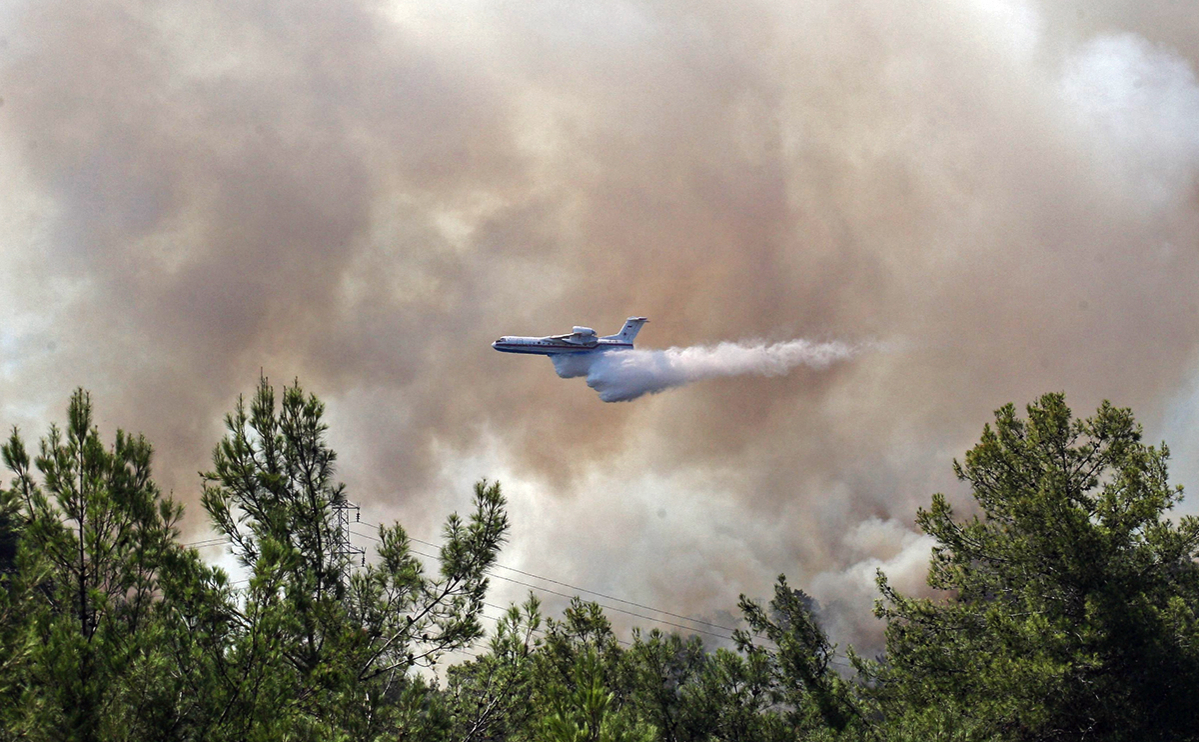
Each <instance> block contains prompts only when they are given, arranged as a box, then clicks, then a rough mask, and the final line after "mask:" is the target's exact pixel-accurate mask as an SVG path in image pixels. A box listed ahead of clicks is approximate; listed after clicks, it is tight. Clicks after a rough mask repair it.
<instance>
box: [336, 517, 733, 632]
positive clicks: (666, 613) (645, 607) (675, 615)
mask: <svg viewBox="0 0 1199 742" xmlns="http://www.w3.org/2000/svg"><path fill="white" fill-rule="evenodd" d="M366 525H369V526H374V527H375V528H378V527H379V526H377V525H375V524H373V523H367V524H366ZM358 535H360V536H361V535H365V534H358ZM367 538H374V537H373V536H368V537H367ZM408 539H409V540H410V541H415V542H416V543H418V544H424V545H425V546H431V547H433V548H435V549H439V548H441V545H440V544H435V543H432V542H430V541H423V540H421V539H419V538H413V537H412V536H409V537H408ZM376 540H378V539H376ZM426 556H427V555H426ZM495 566H496V567H499V568H500V569H506V570H508V571H509V572H515V573H516V574H519V575H524V576H525V577H532V578H534V579H537V580H542V581H544V582H549V583H552V584H554V585H559V586H561V587H565V588H569V589H571V590H578V591H579V592H583V593H587V594H588V595H595V596H598V597H601V598H604V599H605V600H614V601H616V602H617V603H623V604H625V605H631V606H633V607H634V608H640V609H642V610H646V611H653V612H654V613H661V614H662V615H664V616H670V617H671V618H677V619H680V620H682V621H690V622H692V623H697V624H702V625H704V626H709V627H711V628H714V629H720V630H721V631H727V632H729V633H730V634H731V633H732V632H733V631H735V630H736V629H732V628H729V627H728V626H722V625H720V624H717V623H712V622H710V621H704V620H702V619H699V618H692V617H691V616H683V615H680V614H678V613H672V612H670V611H667V610H663V609H661V608H655V607H653V606H651V605H645V604H644V603H638V602H636V601H632V600H625V599H624V598H618V597H616V596H615V595H608V594H607V593H601V592H599V591H597V590H588V589H587V588H585V587H579V586H578V585H571V584H570V583H568V582H562V581H561V580H555V579H553V578H552V577H543V576H542V575H539V574H534V573H532V572H526V571H524V570H521V569H517V568H516V567H509V566H507V565H504V564H498V563H497V564H496V565H495ZM490 574H491V575H492V576H493V577H495V578H497V579H500V580H505V581H507V582H513V583H515V584H517V585H524V586H526V587H532V588H534V589H538V590H544V591H545V592H548V593H552V594H554V595H561V596H563V597H566V598H573V597H576V596H574V595H565V594H564V593H560V592H556V591H554V590H550V589H549V588H542V587H538V586H536V585H529V584H528V583H526V582H521V581H519V580H514V579H511V578H508V577H503V576H502V575H497V574H495V573H494V572H493V573H490ZM606 607H608V606H606ZM610 608H611V610H614V611H620V612H621V613H627V614H629V615H630V616H637V617H638V618H645V619H648V620H650V621H658V622H659V623H663V624H665V625H667V626H675V627H677V628H681V629H687V630H692V627H690V626H679V625H678V624H674V623H671V622H669V621H661V620H660V619H656V618H653V617H650V616H642V615H641V614H639V613H632V612H631V611H625V610H622V609H620V608H615V607H610ZM694 630H695V631H698V632H700V633H705V634H709V635H711V636H718V635H717V634H712V632H707V631H703V630H702V629H694Z"/></svg>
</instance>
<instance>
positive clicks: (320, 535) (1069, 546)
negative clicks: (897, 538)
mask: <svg viewBox="0 0 1199 742" xmlns="http://www.w3.org/2000/svg"><path fill="white" fill-rule="evenodd" d="M326 433H327V429H326V424H325V422H324V407H323V405H322V404H321V402H320V401H319V400H318V399H317V398H316V397H315V396H313V395H311V394H306V393H305V392H304V391H303V390H302V389H301V388H300V386H299V385H298V384H294V385H292V386H290V387H284V388H283V389H282V395H281V397H279V398H277V397H276V395H275V390H274V388H272V387H271V386H270V384H268V383H267V382H266V381H265V380H262V381H261V382H260V384H259V386H258V388H257V389H256V390H255V393H254V395H253V396H252V397H251V399H250V400H249V401H248V402H246V401H245V400H238V402H237V404H236V405H235V406H234V409H233V411H232V412H231V413H230V414H229V416H228V417H227V419H226V434H225V436H224V438H223V439H222V440H221V441H220V442H219V443H218V444H217V446H216V447H215V449H214V451H213V457H212V466H211V468H210V469H209V470H208V471H207V472H205V473H204V474H203V475H202V476H201V481H200V483H199V484H200V489H201V492H202V496H201V502H202V505H203V508H204V510H205V512H206V513H207V515H208V516H209V519H210V521H211V523H212V526H213V528H214V529H215V530H216V532H217V533H218V534H219V536H218V538H220V539H222V540H223V541H224V542H225V543H227V544H228V548H229V549H230V550H231V552H232V553H233V554H234V555H235V556H236V558H237V560H238V562H239V563H240V566H241V569H242V570H243V572H244V574H245V580H244V584H242V583H243V581H234V580H232V579H231V578H230V576H229V575H227V574H226V573H225V572H224V571H223V570H221V569H219V568H217V567H214V566H212V565H209V564H206V563H205V562H204V560H202V559H201V558H200V556H199V554H198V553H197V552H196V551H195V550H193V549H188V548H186V547H184V546H183V545H181V544H180V543H179V525H178V524H179V521H180V518H181V515H182V509H181V507H180V506H179V505H178V504H177V503H175V502H174V501H173V500H172V499H171V498H168V497H164V496H163V495H162V493H161V492H160V491H159V489H158V488H157V486H156V485H155V484H154V481H153V478H152V476H151V468H150V464H151V459H152V453H153V451H152V449H151V446H150V444H149V443H148V442H147V441H146V440H145V439H144V438H142V437H140V436H131V435H128V434H126V433H124V432H122V431H117V433H116V435H115V436H114V438H113V439H112V443H111V444H109V445H105V444H104V443H103V442H102V439H101V436H100V433H99V431H98V430H97V429H96V427H95V425H94V422H93V414H92V404H91V398H90V396H89V395H88V394H87V393H86V392H83V391H82V390H80V391H77V392H76V393H75V394H74V395H72V397H71V399H70V402H69V405H68V408H67V423H66V425H65V426H64V427H62V428H59V427H58V426H51V427H50V430H49V432H48V433H47V435H46V436H45V437H44V438H43V439H42V440H41V442H40V445H39V447H38V452H37V455H35V456H31V454H30V453H29V451H28V450H27V449H26V446H25V443H24V441H23V439H22V438H21V436H20V434H19V432H18V431H16V430H14V431H13V432H12V434H11V435H10V437H9V439H8V441H7V442H6V443H5V444H4V445H3V446H2V454H3V460H4V463H5V465H6V466H7V467H8V468H9V469H10V470H11V472H12V474H13V477H12V479H11V482H10V484H9V486H8V487H7V488H5V489H0V587H2V589H0V740H7V739H12V740H17V739H22V740H26V739H28V740H126V739H168V740H169V739H177V740H309V739H311V740H318V739H320V740H327V739H334V740H371V741H374V740H380V741H381V740H422V741H423V740H429V741H437V740H446V741H449V740H455V741H458V742H500V741H501V740H503V741H508V740H510V741H512V742H659V741H660V742H726V741H727V742H782V741H783V740H789V741H790V740H864V741H865V740H870V741H874V740H934V739H942V740H1070V739H1077V740H1084V739H1086V740H1124V739H1138V740H1155V739H1160V740H1167V739H1169V740H1188V739H1190V740H1194V739H1199V701H1196V700H1195V695H1194V693H1193V692H1192V691H1193V689H1194V688H1196V687H1199V621H1197V619H1196V612H1197V611H1199V565H1197V563H1196V555H1197V553H1199V520H1197V519H1195V518H1192V517H1172V514H1171V512H1170V511H1171V509H1172V508H1173V507H1174V506H1175V505H1177V503H1178V502H1179V501H1180V499H1181V497H1182V491H1181V489H1180V488H1178V487H1172V486H1171V485H1170V484H1169V481H1168V477H1167V467H1166V464H1167V460H1168V450H1167V449H1166V447H1165V446H1164V445H1162V446H1160V447H1154V446H1149V445H1145V444H1144V443H1143V442H1142V440H1141V438H1142V431H1141V429H1140V427H1139V426H1138V425H1137V424H1136V422H1135V420H1134V419H1133V416H1132V413H1131V412H1130V411H1129V410H1126V409H1119V408H1116V407H1113V406H1111V405H1109V404H1107V403H1104V404H1103V405H1102V406H1100V408H1099V409H1098V410H1097V412H1096V413H1095V415H1093V416H1092V417H1089V418H1086V419H1076V418H1074V417H1073V416H1072V414H1071V412H1070V410H1069V409H1068V408H1067V407H1066V404H1065V399H1064V397H1063V395H1061V394H1048V395H1045V396H1043V397H1041V398H1040V399H1039V400H1037V401H1036V402H1034V403H1033V404H1031V405H1029V406H1028V408H1027V416H1026V417H1024V418H1021V417H1020V416H1018V415H1017V413H1016V410H1015V408H1014V407H1013V406H1012V405H1008V406H1005V407H1003V408H1002V409H1000V410H998V411H997V412H996V414H995V420H994V423H993V424H988V425H986V426H985V427H984V428H983V432H982V436H981V439H980V441H979V443H978V444H977V445H975V446H974V447H973V448H972V449H971V450H970V451H968V452H967V453H966V455H965V458H964V461H963V462H961V463H957V462H955V464H954V470H955V472H956V474H957V476H958V478H959V479H960V480H961V481H962V482H963V483H964V484H965V485H967V486H968V487H969V491H970V494H971V495H972V499H973V503H972V504H971V507H969V508H967V509H966V512H965V514H964V515H962V514H959V513H956V512H955V511H954V509H953V508H951V507H950V505H949V498H947V497H945V496H944V495H941V494H937V495H934V496H933V498H932V502H931V504H930V506H929V507H928V508H927V509H920V510H919V511H918V512H917V514H916V518H915V520H916V524H917V525H918V526H919V528H920V529H922V530H923V531H924V532H925V533H927V534H929V535H930V536H932V538H933V539H934V542H935V545H934V548H933V551H932V554H931V559H930V564H929V572H928V586H929V591H928V592H927V593H925V594H923V595H915V596H913V595H904V594H901V593H900V592H899V591H897V590H896V589H895V588H894V587H893V586H892V585H891V584H890V583H889V582H888V580H887V578H886V576H885V575H883V574H881V573H880V574H879V576H878V584H879V589H880V599H879V601H878V603H877V606H876V614H877V616H878V617H879V618H880V619H881V620H882V621H884V622H885V626H886V649H885V652H884V653H883V654H882V655H881V656H880V657H878V658H875V659H865V658H862V657H859V656H858V655H857V654H856V653H855V652H854V651H853V649H852V648H846V649H845V650H844V651H842V650H840V649H839V648H838V647H837V646H836V645H834V644H833V643H832V642H831V641H830V640H829V638H828V636H827V634H826V633H825V631H824V629H823V628H822V626H821V622H820V616H821V611H820V607H819V605H818V604H817V603H816V601H814V600H813V599H812V598H811V597H810V596H808V595H807V594H806V593H804V592H803V591H802V590H800V589H797V588H795V587H792V585H791V584H790V583H789V582H788V581H787V578H786V577H785V576H782V575H780V576H779V577H778V579H777V581H776V583H775V586H774V592H773V595H772V596H771V597H770V599H769V600H768V601H760V600H754V599H750V598H749V597H747V596H744V595H743V596H741V600H740V602H739V604H738V608H739V610H740V612H741V615H742V620H743V623H742V625H741V628H740V629H737V630H735V631H730V633H729V635H728V636H727V637H725V638H723V639H716V638H714V637H711V636H707V635H705V637H702V638H701V637H700V636H698V635H691V636H687V635H681V634H678V633H665V632H663V631H661V630H659V629H657V628H652V629H650V630H648V631H643V630H640V629H638V630H634V632H633V634H632V636H631V637H630V638H629V639H628V640H626V639H622V638H620V637H619V636H618V634H617V632H616V631H615V630H614V629H613V626H612V623H611V622H610V620H609V618H608V616H607V615H606V614H605V611H604V609H603V607H602V606H600V605H598V604H596V603H590V602H585V601H583V600H580V599H578V598H575V599H574V600H573V601H572V602H571V604H570V605H569V606H568V607H567V608H565V609H564V610H563V611H562V613H561V615H560V616H553V615H548V616H547V615H544V614H543V610H542V604H541V602H540V601H539V599H538V598H537V596H536V595H535V594H533V593H530V595H529V598H528V600H526V601H525V602H523V603H522V604H520V605H513V606H511V607H510V608H509V609H508V610H507V611H506V612H504V614H503V615H502V616H499V617H498V618H495V619H494V620H496V625H495V627H494V629H493V630H492V631H491V632H490V635H489V636H488V633H487V632H485V631H484V625H483V624H482V623H481V622H480V618H482V617H483V613H482V611H483V607H484V605H485V604H484V600H485V597H486V592H487V587H488V576H489V573H490V570H491V569H493V568H494V567H495V565H496V563H497V562H496V560H497V556H498V554H499V550H500V549H501V548H502V545H503V542H504V539H505V535H506V533H507V528H508V519H507V515H506V507H505V501H504V498H503V495H502V494H501V491H500V487H499V485H498V484H496V483H494V482H486V481H482V482H479V483H478V484H477V485H476V486H475V489H474V502H473V508H472V511H471V512H470V513H469V514H468V515H467V516H466V517H459V516H458V515H457V514H450V515H449V516H448V517H447V519H446V521H445V525H444V528H443V530H442V546H441V548H440V551H439V554H438V555H437V560H436V561H437V565H436V568H435V569H434V568H430V567H429V566H428V565H427V564H426V563H425V562H423V561H422V560H421V558H419V555H418V554H416V553H415V552H414V551H413V549H412V546H411V539H410V538H409V536H408V534H407V532H406V531H405V530H404V529H403V527H402V526H401V525H400V524H398V523H396V524H392V525H388V526H382V527H380V528H379V529H378V531H377V534H376V536H374V537H372V538H374V543H376V544H377V546H376V547H375V548H374V549H373V551H372V553H371V554H369V556H368V555H366V554H364V553H363V552H362V551H361V550H355V549H352V548H350V547H349V545H348V542H347V538H346V532H345V530H344V527H343V522H342V521H341V520H340V517H341V515H343V514H344V512H345V509H346V508H347V507H348V506H349V503H348V500H347V494H348V493H347V491H346V488H345V486H344V485H342V484H341V483H340V482H339V481H338V479H337V469H336V464H337V457H336V454H335V452H334V451H333V450H332V449H331V448H330V447H329V445H328V443H327V440H326ZM467 648H469V649H470V652H471V653H472V656H471V658H470V659H469V660H467V661H461V662H457V663H452V662H449V661H448V657H450V656H451V655H449V654H447V653H449V652H452V651H456V650H463V649H467ZM455 656H461V655H455ZM432 670H436V672H432Z"/></svg>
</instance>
